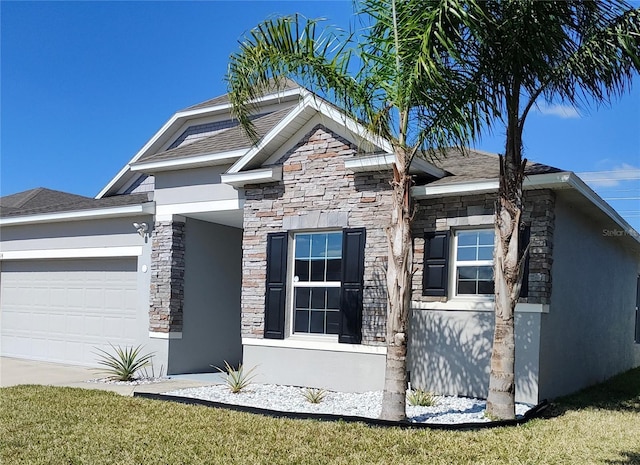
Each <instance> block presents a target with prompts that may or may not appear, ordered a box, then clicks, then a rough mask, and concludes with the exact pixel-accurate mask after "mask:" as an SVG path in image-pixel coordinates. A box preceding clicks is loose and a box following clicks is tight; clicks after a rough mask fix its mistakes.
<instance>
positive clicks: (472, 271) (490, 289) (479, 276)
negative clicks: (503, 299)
mask: <svg viewBox="0 0 640 465" xmlns="http://www.w3.org/2000/svg"><path fill="white" fill-rule="evenodd" d="M493 242H494V233H493V231H492V230H474V231H457V232H456V233H455V245H454V254H455V255H454V260H455V266H454V273H455V278H454V279H455V289H456V295H492V294H494V282H493Z"/></svg>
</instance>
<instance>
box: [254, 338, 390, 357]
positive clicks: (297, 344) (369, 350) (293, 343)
mask: <svg viewBox="0 0 640 465" xmlns="http://www.w3.org/2000/svg"><path fill="white" fill-rule="evenodd" d="M242 345H243V346H262V347H280V348H285V349H305V350H326V351H331V352H353V353H361V354H375V355H386V353H387V348H386V347H385V346H366V345H362V344H340V343H339V342H337V341H319V340H317V339H316V340H313V339H302V338H291V337H290V338H287V339H258V338H250V337H243V338H242Z"/></svg>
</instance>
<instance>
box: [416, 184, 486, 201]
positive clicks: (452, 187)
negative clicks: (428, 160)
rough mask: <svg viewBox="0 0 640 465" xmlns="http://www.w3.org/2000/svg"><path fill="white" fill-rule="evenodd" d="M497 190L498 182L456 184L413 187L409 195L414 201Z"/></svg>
mask: <svg viewBox="0 0 640 465" xmlns="http://www.w3.org/2000/svg"><path fill="white" fill-rule="evenodd" d="M497 190H498V181H491V180H489V181H474V182H457V183H451V184H444V185H435V186H430V185H428V184H427V185H426V186H415V187H412V188H411V195H413V198H415V199H428V198H431V197H447V196H451V195H471V194H486V193H488V192H495V191H497Z"/></svg>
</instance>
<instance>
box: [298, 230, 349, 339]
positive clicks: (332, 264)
mask: <svg viewBox="0 0 640 465" xmlns="http://www.w3.org/2000/svg"><path fill="white" fill-rule="evenodd" d="M342 237H343V233H342V231H321V232H300V233H295V234H294V235H293V257H294V259H293V274H292V279H291V281H292V282H291V286H292V287H291V289H292V290H293V295H292V299H291V334H316V335H322V334H328V335H337V334H338V333H339V330H340V291H341V286H342Z"/></svg>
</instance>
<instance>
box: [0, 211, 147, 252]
mask: <svg viewBox="0 0 640 465" xmlns="http://www.w3.org/2000/svg"><path fill="white" fill-rule="evenodd" d="M134 221H137V222H138V223H142V222H146V223H147V224H148V225H149V227H151V226H152V225H153V219H152V217H151V216H149V215H139V216H133V217H124V218H109V219H94V220H82V221H64V222H56V223H42V224H25V225H12V226H3V227H2V234H1V235H0V238H1V240H2V250H3V251H5V252H8V251H16V250H42V249H70V248H84V247H125V246H139V245H143V243H144V240H143V239H142V238H141V237H140V235H138V233H137V232H136V230H135V228H134V227H133V224H132V223H133V222H134Z"/></svg>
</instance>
